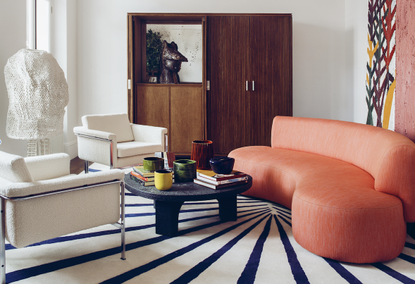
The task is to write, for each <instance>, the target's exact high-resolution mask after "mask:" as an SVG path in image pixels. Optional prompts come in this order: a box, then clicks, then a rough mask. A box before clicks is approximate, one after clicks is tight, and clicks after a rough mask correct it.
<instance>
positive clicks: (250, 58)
mask: <svg viewBox="0 0 415 284" xmlns="http://www.w3.org/2000/svg"><path fill="white" fill-rule="evenodd" d="M207 21H208V26H207V32H208V35H207V80H209V81H210V90H209V91H208V92H207V101H208V102H207V106H208V110H207V122H208V134H207V136H208V139H211V140H213V141H214V144H215V152H216V153H217V154H224V155H226V154H228V153H229V152H230V151H231V150H233V149H235V148H238V147H242V146H247V145H268V146H269V145H270V144H271V125H272V118H273V117H274V116H276V115H288V116H291V115H292V19H291V15H252V16H234V15H218V16H210V17H208V20H207ZM224 27H226V28H224Z"/></svg>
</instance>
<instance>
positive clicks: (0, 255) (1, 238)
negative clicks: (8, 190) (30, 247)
mask: <svg viewBox="0 0 415 284" xmlns="http://www.w3.org/2000/svg"><path fill="white" fill-rule="evenodd" d="M115 183H119V184H120V194H121V214H120V215H121V216H120V221H119V222H117V223H114V224H112V225H114V226H115V227H117V228H119V229H121V259H122V260H125V259H126V258H125V185H124V181H123V180H114V181H109V182H102V183H97V184H93V185H86V186H81V187H73V188H67V189H62V190H56V191H51V192H46V193H40V194H34V195H28V196H21V197H7V196H3V195H0V198H1V202H0V212H1V216H0V262H1V267H0V269H1V271H0V283H2V284H4V283H6V241H5V238H6V222H5V217H6V216H5V202H6V200H13V201H22V200H28V199H33V198H39V197H44V196H49V195H55V194H59V193H65V192H71V191H77V190H83V189H87V188H93V187H98V186H103V185H109V184H115Z"/></svg>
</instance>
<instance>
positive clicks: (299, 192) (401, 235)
mask: <svg viewBox="0 0 415 284" xmlns="http://www.w3.org/2000/svg"><path fill="white" fill-rule="evenodd" d="M229 156H231V157H233V158H235V166H234V168H235V169H236V170H240V171H244V172H246V173H248V174H249V175H251V176H252V178H253V182H252V187H251V188H250V189H249V190H248V191H246V192H245V193H244V194H246V195H249V196H254V197H258V198H264V199H267V200H271V201H274V202H277V203H279V204H282V205H284V206H286V207H288V208H291V210H292V227H293V235H294V238H295V239H296V241H297V242H298V243H299V244H300V245H301V246H303V247H304V248H306V249H307V250H309V251H311V252H313V253H315V254H318V255H320V256H323V257H328V258H332V259H336V260H340V261H345V262H354V263H370V262H377V261H386V260H390V259H393V258H395V257H396V256H397V255H399V253H400V252H401V251H402V248H403V246H404V243H405V238H406V223H405V221H404V215H403V206H402V202H401V200H400V199H399V198H398V197H396V196H393V195H389V194H385V193H382V192H378V191H376V190H374V179H373V177H372V176H371V175H370V174H369V173H367V172H366V171H364V170H362V169H360V168H359V167H357V166H355V165H352V164H350V163H347V162H344V161H341V160H338V159H335V158H330V157H325V156H321V155H317V154H312V153H307V152H301V151H293V150H286V149H276V148H271V147H266V146H250V147H244V148H239V149H236V150H234V151H232V152H231V153H230V154H229ZM379 247H382V248H384V249H382V250H379Z"/></svg>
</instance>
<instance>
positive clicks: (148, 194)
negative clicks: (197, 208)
mask: <svg viewBox="0 0 415 284" xmlns="http://www.w3.org/2000/svg"><path fill="white" fill-rule="evenodd" d="M124 181H125V187H126V188H127V189H128V190H129V191H130V192H131V193H132V194H135V195H138V196H142V197H145V198H149V199H153V200H157V201H178V202H181V201H195V200H209V199H220V198H227V197H232V196H235V195H236V194H239V193H242V192H244V191H247V190H248V189H249V188H250V187H251V186H252V177H251V176H249V175H248V182H247V183H243V184H238V185H233V186H229V187H225V188H221V189H212V188H209V187H206V186H202V185H198V184H196V183H194V182H184V183H173V185H172V187H171V188H170V189H169V190H158V189H157V188H156V187H155V186H143V185H141V184H140V183H139V182H136V181H134V180H133V179H131V178H130V174H126V175H125V179H124Z"/></svg>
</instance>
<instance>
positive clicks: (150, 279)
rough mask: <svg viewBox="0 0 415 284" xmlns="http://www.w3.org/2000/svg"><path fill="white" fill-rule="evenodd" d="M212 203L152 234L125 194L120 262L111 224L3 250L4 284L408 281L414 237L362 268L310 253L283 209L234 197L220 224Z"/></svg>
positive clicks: (414, 276) (146, 205)
mask: <svg viewBox="0 0 415 284" xmlns="http://www.w3.org/2000/svg"><path fill="white" fill-rule="evenodd" d="M218 214H219V212H218V203H217V202H216V201H215V200H208V201H200V202H186V203H185V204H184V205H183V206H182V208H181V212H180V215H179V219H180V220H179V230H180V232H179V235H178V236H176V237H164V236H160V235H157V234H155V227H154V219H155V215H154V208H153V203H152V201H151V200H148V199H144V198H141V197H137V196H134V195H132V194H131V193H129V192H128V191H127V196H126V224H127V233H126V242H127V254H126V256H127V259H126V260H121V259H120V249H119V245H120V234H119V230H118V229H116V228H115V227H113V226H111V225H106V226H101V227H97V228H94V229H90V230H86V231H82V232H78V233H76V234H72V235H68V236H63V237H60V238H56V239H53V240H50V241H47V242H44V243H39V244H35V245H32V246H29V247H26V248H22V249H15V248H13V247H12V246H10V245H6V248H7V251H6V259H7V262H6V264H7V266H6V271H7V281H8V282H9V283H42V284H43V283H54V284H56V283H145V284H147V283H190V282H191V283H206V284H207V283H209V284H210V283H261V284H262V283H330V284H332V283H376V284H380V283H415V240H414V239H412V238H411V237H409V236H408V237H407V242H406V245H405V248H404V250H403V251H402V253H401V255H400V256H399V257H398V258H396V259H394V260H392V261H389V262H385V263H375V264H367V265H356V264H347V263H339V262H337V261H332V260H329V259H325V258H322V257H319V256H316V255H314V254H312V253H310V252H308V251H307V250H305V249H303V248H302V247H301V246H299V245H298V244H297V243H296V241H295V240H294V238H293V236H292V231H291V214H290V210H289V209H287V208H285V207H282V206H280V205H278V204H275V203H272V202H268V201H264V200H258V199H253V198H250V197H246V196H238V220H237V221H235V222H221V221H220V219H219V215H218Z"/></svg>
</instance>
